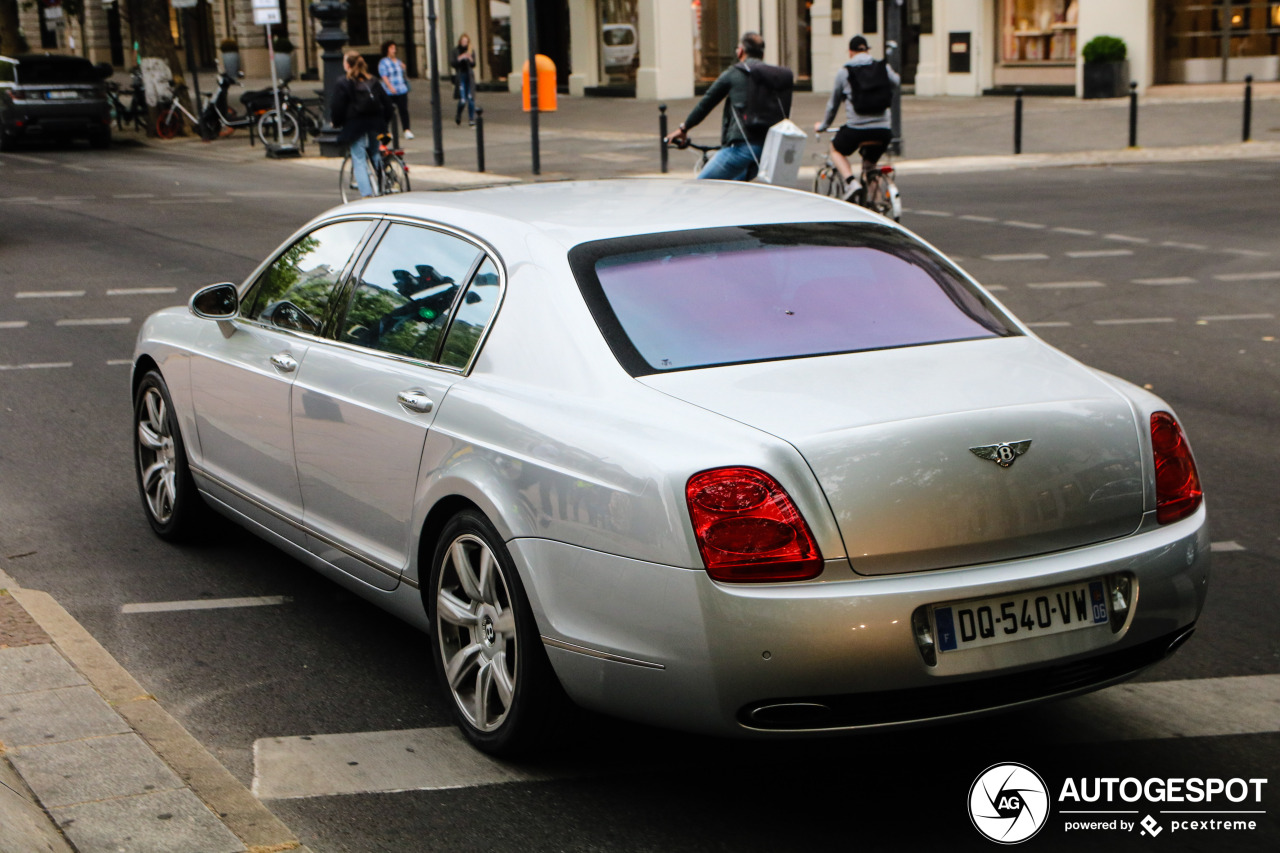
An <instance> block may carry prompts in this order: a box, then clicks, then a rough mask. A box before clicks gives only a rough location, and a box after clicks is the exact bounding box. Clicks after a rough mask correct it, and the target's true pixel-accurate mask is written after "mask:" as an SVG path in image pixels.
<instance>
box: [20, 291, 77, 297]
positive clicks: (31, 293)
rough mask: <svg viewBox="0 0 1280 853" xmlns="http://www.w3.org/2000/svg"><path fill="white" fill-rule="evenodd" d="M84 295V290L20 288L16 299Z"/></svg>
mask: <svg viewBox="0 0 1280 853" xmlns="http://www.w3.org/2000/svg"><path fill="white" fill-rule="evenodd" d="M77 296H84V291H83V290H20V291H18V292H17V293H15V294H13V298H14V299H74V298H75V297H77Z"/></svg>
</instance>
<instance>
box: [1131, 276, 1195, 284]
mask: <svg viewBox="0 0 1280 853" xmlns="http://www.w3.org/2000/svg"><path fill="white" fill-rule="evenodd" d="M1131 281H1132V282H1133V283H1134V284H1151V285H1156V286H1160V287H1163V286H1166V285H1173V284H1195V283H1196V280H1195V279H1194V278H1192V277H1191V276H1187V275H1175V276H1170V277H1168V278H1135V279H1131Z"/></svg>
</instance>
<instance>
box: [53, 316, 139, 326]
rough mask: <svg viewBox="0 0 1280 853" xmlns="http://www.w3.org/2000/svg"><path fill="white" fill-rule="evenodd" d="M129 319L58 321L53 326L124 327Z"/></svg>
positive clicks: (102, 318) (130, 319)
mask: <svg viewBox="0 0 1280 853" xmlns="http://www.w3.org/2000/svg"><path fill="white" fill-rule="evenodd" d="M132 322H133V318H131V317H83V318H73V319H70V320H59V321H58V322H56V323H54V324H53V325H55V326H124V325H126V324H128V323H132Z"/></svg>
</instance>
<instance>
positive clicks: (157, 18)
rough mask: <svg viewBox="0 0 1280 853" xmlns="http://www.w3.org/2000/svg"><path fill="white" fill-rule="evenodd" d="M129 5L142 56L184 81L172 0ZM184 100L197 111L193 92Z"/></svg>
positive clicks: (150, 126) (151, 125) (137, 0)
mask: <svg viewBox="0 0 1280 853" xmlns="http://www.w3.org/2000/svg"><path fill="white" fill-rule="evenodd" d="M0 2H5V0H0ZM127 8H128V10H129V15H130V23H131V25H132V27H133V37H134V39H135V40H136V41H137V42H138V55H139V56H140V58H142V59H152V58H155V59H160V60H163V61H164V63H165V65H167V66H169V71H170V72H172V74H173V81H174V85H175V86H176V85H177V84H179V83H182V82H184V80H183V75H182V63H181V62H179V61H178V46H177V45H176V44H174V42H173V32H172V31H171V30H170V29H169V0H131V1H130V2H129V4H128V6H127ZM182 103H183V105H184V106H186V107H187V109H189V110H191V112H192V113H195V109H194V108H193V106H192V104H191V97H190V94H185V95H183V96H182ZM157 112H158V111H157V110H156V108H155V107H151V109H150V111H149V115H150V121H148V122H147V136H155V135H156V118H157Z"/></svg>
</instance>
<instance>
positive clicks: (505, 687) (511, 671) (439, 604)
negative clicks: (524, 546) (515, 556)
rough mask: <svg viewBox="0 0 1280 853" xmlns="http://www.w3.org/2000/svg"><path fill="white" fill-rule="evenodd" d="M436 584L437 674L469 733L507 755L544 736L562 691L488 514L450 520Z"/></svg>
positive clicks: (435, 565) (432, 605) (432, 600)
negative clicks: (487, 516)
mask: <svg viewBox="0 0 1280 853" xmlns="http://www.w3.org/2000/svg"><path fill="white" fill-rule="evenodd" d="M429 589H430V590H431V594H430V596H429V604H428V609H429V615H430V617H431V624H432V632H431V644H432V649H433V652H434V656H435V660H436V664H437V673H438V675H439V678H440V684H441V686H442V687H443V688H444V691H445V692H446V693H447V694H448V695H450V696H451V697H452V698H453V713H454V717H455V719H456V720H457V722H458V725H459V726H460V728H461V729H462V731H463V733H464V734H465V735H466V737H467V739H468V740H470V741H471V743H472V744H474V745H475V746H476V747H477V748H478V749H481V750H483V751H484V752H487V753H490V754H491V755H502V756H513V755H520V754H527V753H528V752H530V751H532V750H533V749H534V747H536V746H538V745H539V744H541V743H543V742H545V740H546V737H547V735H548V734H549V733H550V729H551V727H552V725H553V724H554V722H555V720H556V717H557V711H558V709H559V708H560V706H561V704H562V703H563V701H564V699H563V693H562V691H561V688H560V685H559V683H558V682H557V681H556V678H555V675H554V673H553V672H552V670H551V664H550V662H549V661H548V660H547V656H546V652H545V651H544V650H543V648H542V640H541V638H540V636H539V634H538V629H537V626H536V625H535V624H534V619H533V613H532V611H531V610H530V608H529V602H528V599H527V598H526V597H525V593H524V588H523V587H522V586H521V583H520V578H519V576H518V575H517V574H516V570H515V565H514V563H513V562H512V560H511V555H510V554H509V553H508V552H507V549H506V548H505V547H504V546H503V544H502V538H501V536H499V535H498V532H497V530H495V529H494V527H493V525H492V524H491V523H490V522H489V520H488V519H486V518H485V517H484V516H483V515H481V514H479V513H478V512H474V511H466V512H462V513H459V514H458V515H456V516H454V517H453V518H452V519H451V520H450V521H449V523H448V524H446V525H445V528H444V531H443V532H442V533H441V536H440V539H439V542H438V543H437V546H436V551H435V555H434V557H433V559H432V561H431V585H430V587H429Z"/></svg>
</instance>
